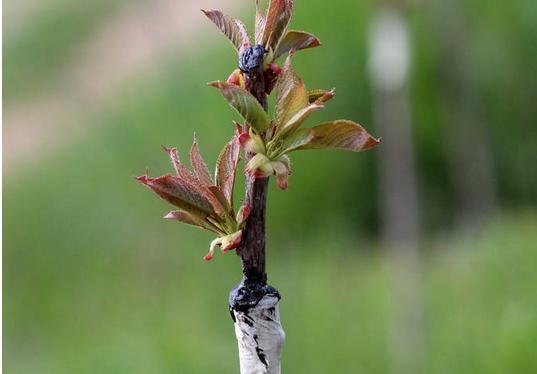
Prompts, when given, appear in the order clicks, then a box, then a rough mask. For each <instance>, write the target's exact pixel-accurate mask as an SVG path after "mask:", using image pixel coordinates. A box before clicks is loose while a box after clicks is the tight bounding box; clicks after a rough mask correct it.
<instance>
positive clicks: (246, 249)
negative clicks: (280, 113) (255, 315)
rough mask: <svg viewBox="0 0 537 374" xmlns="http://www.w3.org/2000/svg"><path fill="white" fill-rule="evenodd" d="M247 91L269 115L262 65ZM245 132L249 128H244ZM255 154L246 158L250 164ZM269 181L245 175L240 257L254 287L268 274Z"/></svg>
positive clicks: (247, 82)
mask: <svg viewBox="0 0 537 374" xmlns="http://www.w3.org/2000/svg"><path fill="white" fill-rule="evenodd" d="M245 85H246V89H247V90H248V91H249V92H250V93H251V94H252V95H253V96H254V97H255V98H256V99H257V101H259V103H260V104H261V105H262V106H263V109H265V111H266V112H267V111H268V102H267V95H266V94H265V80H264V77H263V64H261V66H260V67H259V68H258V69H255V70H252V71H250V72H249V73H246V74H245ZM244 126H245V128H244V130H248V129H247V128H246V126H247V125H246V124H245V125H244ZM252 156H253V154H251V153H248V154H246V160H245V163H247V162H248V161H249V160H250V159H251V158H252ZM267 192H268V178H254V177H251V176H250V175H246V199H245V202H246V204H247V205H248V206H250V209H251V211H250V216H249V217H248V220H247V221H246V226H245V228H244V231H243V236H242V240H241V244H240V245H239V247H238V249H237V254H238V255H239V256H240V257H241V261H242V272H243V274H244V278H245V280H247V281H249V282H255V283H262V284H264V283H266V281H267V274H266V272H265V215H266V205H267Z"/></svg>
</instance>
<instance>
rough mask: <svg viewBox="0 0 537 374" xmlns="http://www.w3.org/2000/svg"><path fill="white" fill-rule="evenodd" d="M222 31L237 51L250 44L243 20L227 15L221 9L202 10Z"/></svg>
mask: <svg viewBox="0 0 537 374" xmlns="http://www.w3.org/2000/svg"><path fill="white" fill-rule="evenodd" d="M201 11H202V12H203V13H204V14H205V15H206V16H207V18H209V19H210V20H211V21H212V22H213V23H214V24H215V25H216V26H217V27H218V28H219V29H220V31H222V32H223V33H224V34H225V35H226V36H227V38H228V39H229V40H230V41H231V43H232V44H233V45H234V46H235V49H236V50H237V52H239V53H240V51H241V50H242V49H244V48H248V47H249V46H250V41H249V38H248V34H247V33H246V29H245V27H244V25H243V24H242V22H240V21H237V20H235V19H233V18H232V17H230V16H227V15H225V14H224V13H222V12H221V11H219V10H203V9H202V10H201Z"/></svg>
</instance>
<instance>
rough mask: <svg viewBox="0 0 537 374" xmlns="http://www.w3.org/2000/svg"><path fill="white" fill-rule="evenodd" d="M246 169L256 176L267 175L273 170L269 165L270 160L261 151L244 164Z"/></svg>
mask: <svg viewBox="0 0 537 374" xmlns="http://www.w3.org/2000/svg"><path fill="white" fill-rule="evenodd" d="M246 171H247V172H248V173H250V174H251V175H254V176H256V177H259V178H262V177H268V176H270V175H272V174H273V173H274V170H273V169H272V167H271V166H270V160H269V159H268V157H267V156H265V155H264V154H262V153H258V154H256V155H254V156H253V157H252V158H251V159H250V161H248V164H246Z"/></svg>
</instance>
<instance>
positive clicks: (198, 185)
mask: <svg viewBox="0 0 537 374" xmlns="http://www.w3.org/2000/svg"><path fill="white" fill-rule="evenodd" d="M162 149H163V150H164V152H166V153H167V154H168V155H169V156H170V159H171V160H172V163H173V166H174V168H175V171H176V173H177V176H178V177H179V179H180V180H182V181H184V182H185V183H186V184H188V185H191V186H193V187H194V188H195V189H196V190H197V191H199V192H200V193H201V194H202V195H203V196H204V197H205V198H206V199H207V200H208V201H210V202H211V204H212V206H213V208H214V210H215V211H216V212H217V213H222V212H223V211H224V208H223V207H222V205H221V204H220V202H219V201H218V200H217V199H216V198H215V197H214V195H213V194H212V193H211V192H210V191H209V190H208V188H207V186H208V185H207V184H205V183H203V182H202V181H201V180H200V179H199V178H198V176H197V175H196V174H194V173H193V172H191V171H190V170H188V168H187V167H186V166H184V165H183V164H182V163H181V161H180V160H179V155H178V154H177V148H168V147H165V146H162ZM200 157H201V156H200ZM209 184H212V183H209Z"/></svg>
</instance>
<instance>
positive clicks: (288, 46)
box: [274, 30, 321, 59]
mask: <svg viewBox="0 0 537 374" xmlns="http://www.w3.org/2000/svg"><path fill="white" fill-rule="evenodd" d="M320 45H321V41H320V40H319V39H318V38H317V37H316V36H315V35H313V34H310V33H307V32H305V31H295V30H289V31H287V32H286V33H285V35H284V37H283V38H282V40H281V41H280V44H278V49H277V50H276V52H275V53H274V59H277V58H278V57H280V56H282V55H285V54H287V53H289V51H298V50H301V49H308V48H315V47H318V46H320Z"/></svg>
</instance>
